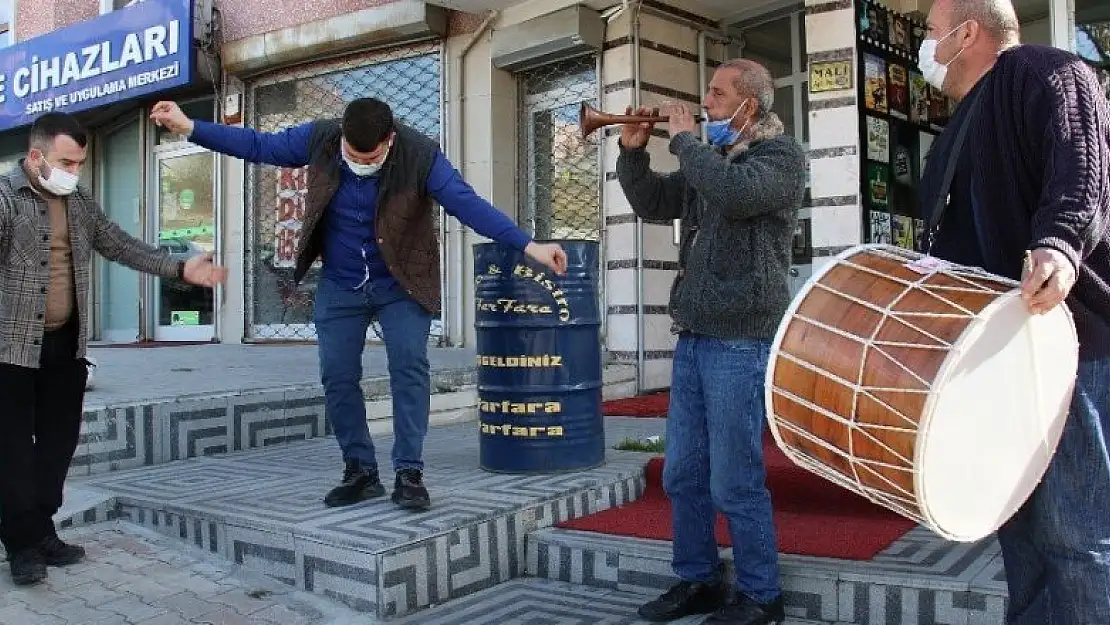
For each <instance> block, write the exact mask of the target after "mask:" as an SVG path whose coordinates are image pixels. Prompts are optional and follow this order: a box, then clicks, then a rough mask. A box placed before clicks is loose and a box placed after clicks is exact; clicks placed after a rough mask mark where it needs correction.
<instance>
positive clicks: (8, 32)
mask: <svg viewBox="0 0 1110 625" xmlns="http://www.w3.org/2000/svg"><path fill="white" fill-rule="evenodd" d="M14 15H15V0H0V48H6V47H8V46H10V45H12V43H14V39H13V35H14V33H12V17H14Z"/></svg>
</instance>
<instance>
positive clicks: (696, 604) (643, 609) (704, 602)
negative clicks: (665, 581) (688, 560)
mask: <svg viewBox="0 0 1110 625" xmlns="http://www.w3.org/2000/svg"><path fill="white" fill-rule="evenodd" d="M725 596H726V594H725V587H724V585H723V584H721V583H719V582H718V583H716V584H702V583H698V582H687V581H682V582H679V583H677V584H675V585H674V586H671V589H670V590H668V591H667V592H665V593H663V594H662V595H660V596H659V598H658V599H656V600H654V601H651V602H649V603H646V604H644V605H642V606H640V609H639V610H637V611H636V613H637V614H639V615H640V618H642V619H644V620H645V621H652V622H655V623H663V622H666V621H673V620H675V619H679V618H682V617H684V616H690V615H691V614H710V613H713V612H716V611H717V610H719V609H720V608H721V606H723V605H724V603H725Z"/></svg>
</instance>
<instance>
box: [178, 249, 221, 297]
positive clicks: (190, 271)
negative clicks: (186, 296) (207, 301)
mask: <svg viewBox="0 0 1110 625" xmlns="http://www.w3.org/2000/svg"><path fill="white" fill-rule="evenodd" d="M224 280H227V268H226V267H219V266H217V265H216V264H215V263H213V262H212V253H211V252H207V253H205V254H197V255H196V256H194V257H192V258H190V259H189V260H187V261H185V281H186V282H188V283H189V284H195V285H197V286H206V287H208V288H212V287H214V286H216V285H217V284H223V282H224Z"/></svg>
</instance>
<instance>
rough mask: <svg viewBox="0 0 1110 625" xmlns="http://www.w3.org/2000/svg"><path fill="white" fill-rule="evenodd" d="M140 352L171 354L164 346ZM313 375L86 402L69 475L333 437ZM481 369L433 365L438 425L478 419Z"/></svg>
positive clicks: (622, 388)
mask: <svg viewBox="0 0 1110 625" xmlns="http://www.w3.org/2000/svg"><path fill="white" fill-rule="evenodd" d="M182 349H184V348H182ZM276 349H278V350H282V349H285V350H294V349H297V350H300V349H302V348H293V347H289V348H280V347H279V348H276ZM134 351H136V352H149V353H156V352H157V353H159V354H165V353H166V352H165V350H159V349H145V350H134ZM441 351H442V350H441ZM199 353H204V352H199ZM260 366H264V365H260ZM270 366H272V365H270ZM98 375H101V376H102V377H103V376H105V375H107V374H106V373H105V372H101V373H99V374H98ZM310 375H313V376H314V375H315V373H314V371H312V372H309V373H306V374H305V380H306V381H305V382H302V383H299V384H289V385H286V386H283V387H263V386H251V385H250V383H249V381H240V383H239V384H238V386H239V388H238V389H237V390H229V388H228V387H229V383H224V384H222V385H216V386H214V389H215V390H212V391H210V392H202V391H198V390H197V389H196V388H192V387H190V388H191V391H193V392H192V393H191V394H189V395H182V396H164V397H153V398H147V399H128V400H126V401H122V402H119V403H107V404H102V405H97V404H95V403H89V402H86V406H85V413H84V417H83V422H82V426H81V438H80V440H79V442H78V448H77V453H76V454H75V455H74V458H73V462H72V463H71V465H70V473H69V474H70V476H71V477H80V476H88V475H97V474H102V473H109V472H112V471H119V470H124V469H133V468H137V467H143V466H153V465H160V464H165V463H168V462H174V461H177V460H185V459H188V458H194V457H198V456H208V455H213V454H221V453H226V452H232V451H242V450H247V449H256V448H263V447H271V446H273V445H278V444H282V443H286V442H290V441H299V440H307V439H312V438H316V437H320V436H329V435H330V434H331V427H330V425H329V424H328V422H327V419H325V417H324V391H323V388H322V387H321V386H320V384H319V383H318V382H308V381H307V380H309V379H311V378H310V377H309V376H310ZM476 375H477V374H476V372H475V368H474V367H473V366H472V365H467V366H465V367H461V368H459V367H457V366H456V368H446V369H441V370H438V371H433V373H432V406H431V408H432V409H431V415H430V421H431V423H432V425H447V424H455V423H464V422H469V421H473V420H475V419H476V418H477V410H476V407H477V401H478V398H477V389H476V386H475V385H476ZM603 382H604V385H605V386H604V389H603V396H604V397H605V398H606V399H611V398H616V397H623V396H627V395H629V394H634V393H635V384H636V382H635V367H632V366H629V365H611V366H608V367H606V368H605V371H604V375H603ZM103 384H107V382H103ZM131 384H135V380H131ZM232 386H234V385H232ZM362 386H363V394H364V396H365V397H366V400H367V401H366V406H367V420H368V421H369V424H370V429H371V432H372V433H374V434H376V435H385V434H389V433H391V432H392V426H393V421H392V418H391V415H392V413H393V407H392V401H391V399H390V394H389V378H388V376H385V375H377V376H375V377H368V378H367V379H365V380H363V383H362Z"/></svg>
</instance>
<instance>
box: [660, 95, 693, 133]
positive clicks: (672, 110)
mask: <svg viewBox="0 0 1110 625" xmlns="http://www.w3.org/2000/svg"><path fill="white" fill-rule="evenodd" d="M663 110H664V111H665V113H664V114H665V115H667V116H668V117H669V119H668V121H667V129H668V131H669V132H670V135H671V136H672V137H673V136H675V135H677V134H678V133H680V132H692V133H695V134H696V133H697V130H698V123H697V122H696V121H694V114H693V113H691V112H690V107H688V106H686V105H685V104H681V103H677V104H668V105H667V106H666V107H665V108H664V109H663Z"/></svg>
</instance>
